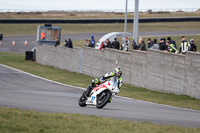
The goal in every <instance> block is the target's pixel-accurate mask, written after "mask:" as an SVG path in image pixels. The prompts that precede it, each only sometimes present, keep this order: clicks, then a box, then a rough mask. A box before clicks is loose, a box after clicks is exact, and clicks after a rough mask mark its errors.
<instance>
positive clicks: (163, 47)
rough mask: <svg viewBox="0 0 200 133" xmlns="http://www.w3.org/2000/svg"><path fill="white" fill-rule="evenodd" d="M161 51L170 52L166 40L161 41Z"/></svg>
mask: <svg viewBox="0 0 200 133" xmlns="http://www.w3.org/2000/svg"><path fill="white" fill-rule="evenodd" d="M160 50H162V51H168V47H167V45H166V40H165V38H162V39H161V40H160Z"/></svg>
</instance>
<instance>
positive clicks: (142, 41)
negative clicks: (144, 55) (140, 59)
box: [139, 37, 147, 51]
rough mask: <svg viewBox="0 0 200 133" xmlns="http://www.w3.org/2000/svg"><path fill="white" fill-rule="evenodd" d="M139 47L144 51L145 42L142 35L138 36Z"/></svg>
mask: <svg viewBox="0 0 200 133" xmlns="http://www.w3.org/2000/svg"><path fill="white" fill-rule="evenodd" d="M139 49H140V50H142V51H146V50H147V49H146V44H145V42H144V38H143V37H140V38H139Z"/></svg>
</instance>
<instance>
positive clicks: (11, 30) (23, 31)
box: [0, 22, 200, 35]
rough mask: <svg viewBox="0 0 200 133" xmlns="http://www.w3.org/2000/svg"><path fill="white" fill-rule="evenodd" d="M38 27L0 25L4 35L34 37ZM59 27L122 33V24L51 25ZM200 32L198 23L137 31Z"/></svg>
mask: <svg viewBox="0 0 200 133" xmlns="http://www.w3.org/2000/svg"><path fill="white" fill-rule="evenodd" d="M38 25H44V24H0V29H1V33H3V34H4V35H36V34H37V27H38ZM53 26H55V27H56V26H57V27H61V29H62V30H61V33H62V34H67V33H100V32H115V31H116V32H123V31H124V24H119V23H114V24H53ZM187 30H200V23H199V22H172V23H140V24H139V31H187ZM127 31H128V32H133V24H130V23H128V24H127Z"/></svg>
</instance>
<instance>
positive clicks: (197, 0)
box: [0, 0, 200, 10]
mask: <svg viewBox="0 0 200 133" xmlns="http://www.w3.org/2000/svg"><path fill="white" fill-rule="evenodd" d="M134 1H135V0H128V9H129V10H131V9H132V10H133V9H134V3H135V2H134ZM125 2H126V0H0V9H21V10H25V9H29V10H105V9H110V10H115V9H118V10H122V9H125ZM139 8H140V9H183V8H200V0H139Z"/></svg>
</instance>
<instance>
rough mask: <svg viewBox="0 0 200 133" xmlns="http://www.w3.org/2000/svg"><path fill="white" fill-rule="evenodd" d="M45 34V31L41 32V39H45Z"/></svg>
mask: <svg viewBox="0 0 200 133" xmlns="http://www.w3.org/2000/svg"><path fill="white" fill-rule="evenodd" d="M45 36H46V34H45V32H41V39H42V40H43V39H45Z"/></svg>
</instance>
